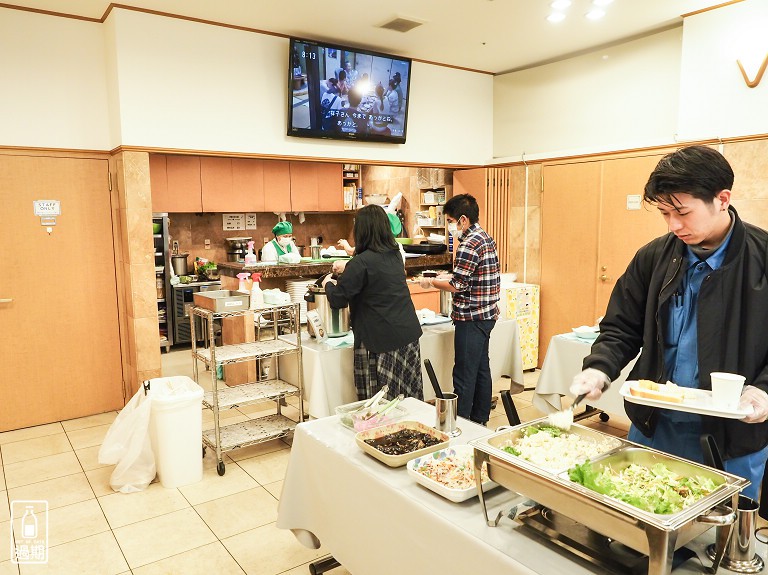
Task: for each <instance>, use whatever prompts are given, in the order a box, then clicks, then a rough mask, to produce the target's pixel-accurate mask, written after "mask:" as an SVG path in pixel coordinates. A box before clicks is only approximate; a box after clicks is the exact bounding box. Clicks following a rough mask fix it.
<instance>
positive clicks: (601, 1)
mask: <svg viewBox="0 0 768 575" xmlns="http://www.w3.org/2000/svg"><path fill="white" fill-rule="evenodd" d="M611 2H613V0H592V4H594V5H595V6H608V4H610V3H611Z"/></svg>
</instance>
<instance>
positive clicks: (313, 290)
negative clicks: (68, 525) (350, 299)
mask: <svg viewBox="0 0 768 575" xmlns="http://www.w3.org/2000/svg"><path fill="white" fill-rule="evenodd" d="M304 300H305V301H306V302H307V310H313V309H314V310H317V314H318V315H319V316H320V321H321V322H323V328H325V333H326V334H327V335H328V337H341V336H343V335H347V334H348V333H349V307H343V308H340V309H334V308H332V307H331V304H329V303H328V298H327V297H326V295H325V289H324V288H323V287H322V286H318V285H309V286H307V293H306V294H305V295H304Z"/></svg>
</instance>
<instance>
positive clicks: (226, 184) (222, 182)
mask: <svg viewBox="0 0 768 575" xmlns="http://www.w3.org/2000/svg"><path fill="white" fill-rule="evenodd" d="M232 190H233V183H232V160H231V159H230V158H206V157H203V158H200V193H201V203H202V211H204V212H236V211H241V210H242V208H240V206H237V205H236V204H235V201H234V198H233V197H232ZM242 211H245V210H242Z"/></svg>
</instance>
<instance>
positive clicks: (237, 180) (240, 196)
mask: <svg viewBox="0 0 768 575" xmlns="http://www.w3.org/2000/svg"><path fill="white" fill-rule="evenodd" d="M231 203H232V205H234V206H235V209H234V211H238V212H241V211H242V212H263V211H265V209H264V161H263V160H256V159H251V158H232V197H231ZM227 210H229V208H227ZM227 210H218V211H227Z"/></svg>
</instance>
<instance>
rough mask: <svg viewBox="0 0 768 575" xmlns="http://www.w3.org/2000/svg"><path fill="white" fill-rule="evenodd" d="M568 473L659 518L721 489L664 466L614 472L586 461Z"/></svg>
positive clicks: (631, 467) (608, 467) (632, 468)
mask: <svg viewBox="0 0 768 575" xmlns="http://www.w3.org/2000/svg"><path fill="white" fill-rule="evenodd" d="M568 474H569V476H570V478H571V481H574V482H576V483H579V484H581V485H583V486H584V487H586V488H587V489H591V490H592V491H596V492H597V493H601V494H603V495H607V496H609V497H613V498H614V499H618V500H620V501H624V502H625V503H629V504H630V505H633V506H634V507H637V508H638V509H642V510H643V511H649V512H651V513H656V514H659V515H671V514H672V513H677V512H678V511H682V510H683V509H685V508H686V507H688V506H690V505H692V504H693V503H694V502H695V501H698V500H699V499H701V498H702V497H704V496H706V495H709V494H710V493H712V492H713V491H714V490H715V489H717V487H718V485H717V484H715V482H714V481H713V480H712V479H709V478H707V477H702V476H692V477H684V476H681V475H678V474H677V473H675V472H673V471H672V470H671V469H669V467H667V466H666V465H664V464H663V463H656V464H655V465H653V466H652V467H645V466H643V465H637V464H635V463H632V464H630V465H628V466H627V467H626V468H624V469H621V470H614V469H612V468H611V467H610V466H606V467H605V468H603V469H596V468H595V467H593V466H592V463H590V462H589V461H587V462H585V463H583V464H581V465H576V466H575V467H572V468H571V469H570V470H569V472H568Z"/></svg>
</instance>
